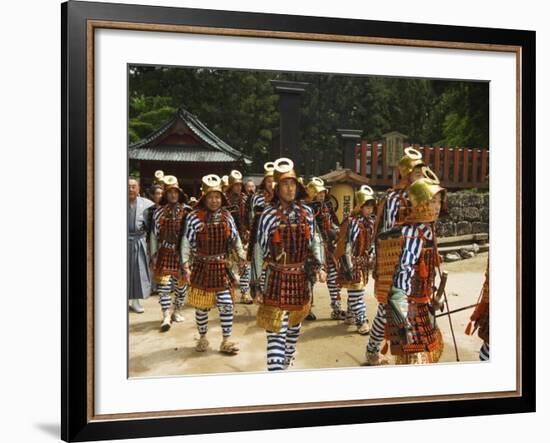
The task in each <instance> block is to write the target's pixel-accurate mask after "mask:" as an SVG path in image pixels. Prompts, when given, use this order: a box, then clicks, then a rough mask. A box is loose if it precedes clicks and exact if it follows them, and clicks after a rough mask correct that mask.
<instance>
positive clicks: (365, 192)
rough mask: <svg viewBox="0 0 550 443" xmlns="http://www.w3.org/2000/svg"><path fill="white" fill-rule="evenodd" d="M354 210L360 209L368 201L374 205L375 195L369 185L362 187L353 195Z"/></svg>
mask: <svg viewBox="0 0 550 443" xmlns="http://www.w3.org/2000/svg"><path fill="white" fill-rule="evenodd" d="M355 201H356V204H355V209H357V210H358V209H360V208H361V207H362V206H363V205H364V204H365V203H368V202H370V201H372V202H374V204H375V205H376V194H375V193H374V190H373V189H372V188H371V187H370V186H369V185H362V186H361V187H360V188H359V190H358V191H357V192H356V193H355Z"/></svg>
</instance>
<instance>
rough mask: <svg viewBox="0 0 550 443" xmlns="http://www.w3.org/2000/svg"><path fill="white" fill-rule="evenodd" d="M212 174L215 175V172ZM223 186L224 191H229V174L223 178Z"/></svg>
mask: <svg viewBox="0 0 550 443" xmlns="http://www.w3.org/2000/svg"><path fill="white" fill-rule="evenodd" d="M210 175H215V174H210ZM216 177H218V176H216ZM218 178H219V177H218ZM221 186H222V189H223V192H225V191H227V188H228V187H229V177H228V176H227V175H224V176H223V177H222V178H221Z"/></svg>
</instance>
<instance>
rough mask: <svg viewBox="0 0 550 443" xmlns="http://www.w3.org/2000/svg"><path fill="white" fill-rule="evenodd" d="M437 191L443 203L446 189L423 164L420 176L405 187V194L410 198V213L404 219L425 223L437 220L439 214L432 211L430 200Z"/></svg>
mask: <svg viewBox="0 0 550 443" xmlns="http://www.w3.org/2000/svg"><path fill="white" fill-rule="evenodd" d="M439 193H442V195H441V200H442V203H443V202H444V201H445V198H446V193H447V190H446V189H445V188H443V187H442V186H441V185H440V181H439V178H438V177H437V175H435V173H434V172H433V171H432V170H431V169H430V168H428V167H427V166H424V167H423V168H422V177H421V178H419V179H418V180H416V181H415V182H414V183H412V184H411V185H409V187H408V188H407V194H408V195H409V198H410V200H411V205H412V213H411V214H410V215H409V216H408V217H407V218H406V219H405V221H406V222H407V221H408V222H414V223H427V222H432V221H435V220H437V217H438V216H439V214H436V213H435V212H434V209H433V206H432V204H431V202H432V199H433V198H434V197H435V196H436V195H437V194H439Z"/></svg>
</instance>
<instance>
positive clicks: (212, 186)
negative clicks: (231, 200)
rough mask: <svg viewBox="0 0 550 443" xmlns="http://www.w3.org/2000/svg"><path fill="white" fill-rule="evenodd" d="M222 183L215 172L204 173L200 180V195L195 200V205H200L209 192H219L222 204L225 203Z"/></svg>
mask: <svg viewBox="0 0 550 443" xmlns="http://www.w3.org/2000/svg"><path fill="white" fill-rule="evenodd" d="M222 185H223V181H222V179H221V178H220V177H219V176H217V175H216V174H208V175H205V176H204V177H203V178H202V180H201V197H200V199H199V201H198V202H197V206H202V205H203V204H204V199H205V197H206V196H207V195H208V194H210V193H211V192H219V193H220V194H221V196H222V205H224V206H225V205H227V198H226V197H225V194H224V192H223V189H222Z"/></svg>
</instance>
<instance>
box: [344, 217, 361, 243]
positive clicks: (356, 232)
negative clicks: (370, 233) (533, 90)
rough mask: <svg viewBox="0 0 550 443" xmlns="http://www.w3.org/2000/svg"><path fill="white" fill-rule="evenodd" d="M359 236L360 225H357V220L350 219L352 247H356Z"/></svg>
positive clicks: (349, 227) (349, 235)
mask: <svg viewBox="0 0 550 443" xmlns="http://www.w3.org/2000/svg"><path fill="white" fill-rule="evenodd" d="M358 236H359V225H358V224H357V220H356V219H355V218H350V220H349V225H348V239H347V241H348V243H349V244H350V245H352V246H353V245H354V244H355V242H356V241H357V237H358Z"/></svg>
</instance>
